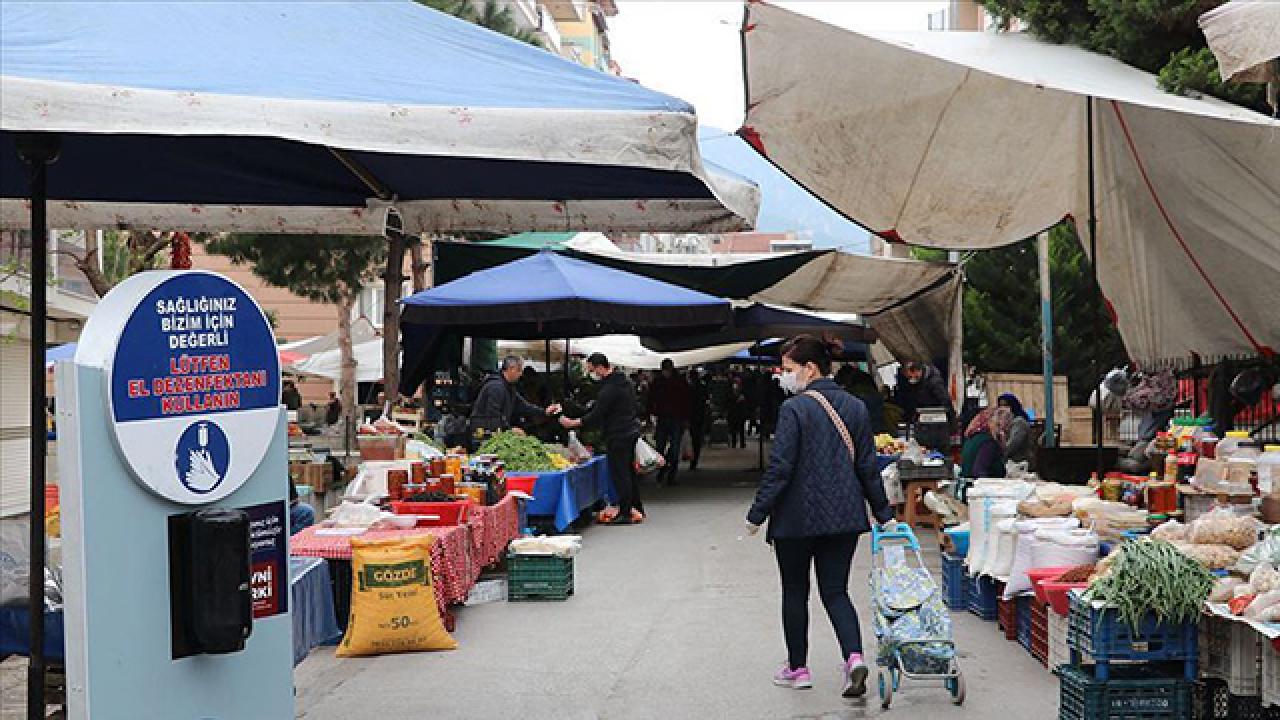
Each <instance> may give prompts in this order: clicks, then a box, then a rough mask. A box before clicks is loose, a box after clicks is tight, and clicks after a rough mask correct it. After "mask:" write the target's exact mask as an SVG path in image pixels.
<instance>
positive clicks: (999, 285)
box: [964, 223, 1126, 404]
mask: <svg viewBox="0 0 1280 720" xmlns="http://www.w3.org/2000/svg"><path fill="white" fill-rule="evenodd" d="M1049 279H1050V284H1051V285H1052V286H1053V290H1052V302H1053V310H1054V330H1053V344H1054V353H1053V354H1054V372H1055V374H1059V375H1066V376H1067V382H1068V386H1069V388H1070V391H1071V402H1072V403H1073V404H1083V403H1085V402H1087V401H1088V396H1089V393H1090V392H1091V391H1092V389H1093V386H1094V384H1095V379H1094V377H1093V369H1092V363H1093V358H1094V353H1095V347H1099V348H1100V349H1101V353H1100V358H1101V362H1102V363H1103V367H1102V368H1101V370H1102V371H1106V370H1107V369H1108V368H1109V367H1111V366H1113V365H1115V364H1118V363H1123V362H1124V361H1125V358H1126V353H1125V349H1124V344H1123V343H1122V342H1121V341H1120V334H1119V333H1118V332H1117V331H1116V328H1115V325H1114V323H1113V322H1112V321H1111V319H1110V316H1109V313H1108V312H1107V309H1106V306H1105V305H1104V304H1103V302H1102V300H1101V299H1100V298H1099V297H1098V294H1097V292H1095V291H1094V289H1093V278H1092V276H1091V274H1090V268H1089V262H1088V259H1087V258H1086V257H1085V254H1084V251H1083V250H1082V248H1081V246H1080V241H1079V239H1078V238H1077V237H1076V233H1075V229H1074V227H1073V226H1071V225H1070V224H1067V223H1064V224H1061V225H1058V226H1057V227H1055V228H1053V230H1051V231H1050V234H1049ZM1095 320H1101V322H1100V323H1099V325H1100V327H1101V330H1102V336H1101V338H1099V339H1098V340H1097V343H1096V345H1095V337H1096V333H1095V324H1094V323H1095ZM1041 332H1042V325H1041V321H1040V276H1039V270H1038V267H1037V258H1036V246H1035V241H1034V239H1030V240H1025V241H1023V242H1019V243H1015V244H1013V245H1008V246H1006V247H1003V248H997V249H994V250H984V251H982V252H978V253H975V254H974V255H973V256H972V257H971V258H970V259H969V261H968V262H966V263H965V295H964V359H965V362H966V363H968V364H970V365H973V366H975V367H978V368H981V369H982V370H985V371H993V372H1019V373H1035V372H1039V371H1040V368H1041V357H1040V334H1041Z"/></svg>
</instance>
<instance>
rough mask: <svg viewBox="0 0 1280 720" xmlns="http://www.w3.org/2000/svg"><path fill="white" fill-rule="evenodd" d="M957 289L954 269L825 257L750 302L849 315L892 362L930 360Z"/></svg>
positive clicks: (720, 259)
mask: <svg viewBox="0 0 1280 720" xmlns="http://www.w3.org/2000/svg"><path fill="white" fill-rule="evenodd" d="M570 246H571V247H572V242H571V243H570ZM575 249H578V250H580V251H581V252H585V253H590V254H596V255H602V256H606V257H611V258H616V259H622V260H627V261H629V262H636V263H646V264H653V265H667V266H685V267H732V266H740V265H743V264H747V263H752V262H764V261H768V260H770V259H773V260H776V259H777V258H778V255H777V254H765V255H752V254H715V253H712V254H700V255H693V254H667V253H631V252H625V251H623V250H608V249H605V250H601V249H599V248H595V247H585V246H584V247H581V248H575ZM959 287H960V279H959V276H958V274H957V273H956V268H955V266H954V265H951V264H949V263H929V262H921V261H918V260H905V259H895V258H881V257H870V256H866V255H853V254H851V253H845V252H827V253H822V254H820V255H818V256H817V257H815V258H814V259H813V260H811V261H809V262H808V263H805V264H804V265H803V266H801V267H800V268H799V269H798V270H796V271H795V272H793V273H791V274H790V275H788V276H787V277H785V278H784V279H782V280H781V281H780V282H778V283H775V284H774V285H772V286H770V287H767V288H765V289H763V290H761V291H760V292H758V293H756V294H754V295H753V296H752V297H751V298H750V300H752V301H755V302H762V303H768V304H772V305H777V306H781V307H783V308H795V309H799V310H813V311H819V312H827V313H845V314H856V315H857V316H858V317H860V318H862V319H863V320H865V321H866V322H867V324H868V325H870V326H871V327H872V328H873V329H875V331H876V333H877V334H878V335H879V336H880V339H881V340H882V341H883V342H884V344H885V345H886V346H887V347H888V348H889V349H890V351H891V352H893V353H894V354H895V355H897V356H898V357H899V358H902V359H904V360H906V359H919V360H931V359H933V358H938V357H942V356H944V355H947V354H948V353H949V352H950V350H951V349H952V347H953V346H952V341H953V340H956V338H955V337H953V336H954V335H955V333H956V329H955V321H956V320H957V319H958V318H957V316H956V315H955V314H954V312H955V293H956V292H958V288H959Z"/></svg>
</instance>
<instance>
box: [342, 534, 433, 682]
mask: <svg viewBox="0 0 1280 720" xmlns="http://www.w3.org/2000/svg"><path fill="white" fill-rule="evenodd" d="M431 543H432V538H431V537H430V536H429V535H424V536H420V537H410V538H385V539H380V540H364V539H361V538H358V537H357V538H352V539H351V617H350V618H349V619H348V622H347V634H346V635H345V636H344V637H343V638H342V644H341V645H339V646H338V651H337V653H335V654H336V655H337V656H338V657H358V656H361V655H381V654H383V653H398V652H414V651H417V650H453V649H454V648H456V647H458V643H457V642H455V641H454V639H453V637H451V636H450V635H449V632H448V631H447V630H445V629H444V624H443V623H442V622H440V610H439V608H438V607H437V605H436V592H435V587H434V586H432V584H431Z"/></svg>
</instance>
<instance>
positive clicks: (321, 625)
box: [0, 557, 341, 665]
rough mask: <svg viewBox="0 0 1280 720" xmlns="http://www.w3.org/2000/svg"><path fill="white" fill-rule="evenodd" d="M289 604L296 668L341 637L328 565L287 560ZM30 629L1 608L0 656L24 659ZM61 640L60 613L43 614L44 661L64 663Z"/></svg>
mask: <svg viewBox="0 0 1280 720" xmlns="http://www.w3.org/2000/svg"><path fill="white" fill-rule="evenodd" d="M289 602H290V603H291V604H290V606H289V609H290V611H291V612H292V615H293V664H294V665H297V664H298V663H300V662H302V659H303V658H305V657H306V656H307V653H308V652H310V651H311V648H313V647H315V646H317V645H324V644H326V643H331V642H333V641H335V640H337V639H338V638H339V637H340V636H341V631H339V630H338V620H337V618H336V617H335V616H334V613H333V592H332V590H331V589H330V587H329V565H328V563H326V562H325V561H324V560H322V559H321V558H307V557H293V558H289ZM29 627H30V626H29V624H28V623H27V608H26V607H25V606H20V605H14V606H6V607H0V656H2V655H26V654H27V649H28V648H29V647H30V645H29V644H28V632H29V630H28V628H29ZM64 637H65V636H64V634H63V615H62V612H61V611H59V612H45V614H44V655H45V658H47V659H48V660H50V661H52V662H59V663H60V662H63V659H64V655H65V652H64V648H65V647H66V645H65V644H64V643H65V640H64Z"/></svg>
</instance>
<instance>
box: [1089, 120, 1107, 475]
mask: <svg viewBox="0 0 1280 720" xmlns="http://www.w3.org/2000/svg"><path fill="white" fill-rule="evenodd" d="M1085 102H1086V104H1085V125H1086V127H1085V139H1086V143H1085V144H1086V146H1087V149H1088V152H1089V161H1088V168H1089V222H1088V225H1089V269H1090V271H1091V272H1092V273H1093V289H1094V292H1096V293H1097V295H1098V297H1099V298H1101V297H1102V284H1101V283H1100V282H1098V212H1097V207H1098V206H1097V198H1096V192H1097V188H1096V185H1097V183H1096V182H1095V181H1094V160H1093V96H1092V95H1090V96H1088V97H1087V98H1086V99H1085ZM1092 367H1093V370H1092V372H1091V373H1090V377H1091V378H1092V381H1093V392H1095V393H1097V396H1098V401H1097V402H1095V403H1094V408H1093V437H1094V443H1095V448H1096V458H1095V467H1096V469H1097V471H1098V479H1102V477H1103V476H1104V475H1105V474H1106V468H1105V467H1103V465H1104V463H1103V460H1102V391H1101V389H1100V383H1101V380H1102V318H1101V316H1100V315H1099V314H1098V313H1094V316H1093V361H1092Z"/></svg>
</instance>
